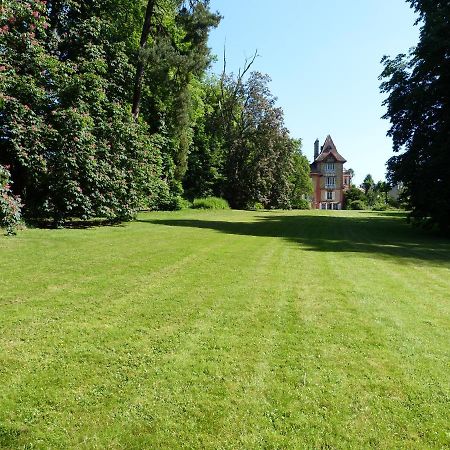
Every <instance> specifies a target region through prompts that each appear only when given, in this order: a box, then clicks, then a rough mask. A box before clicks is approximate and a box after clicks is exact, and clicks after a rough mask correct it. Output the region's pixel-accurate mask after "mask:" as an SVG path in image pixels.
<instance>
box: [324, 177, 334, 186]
mask: <svg viewBox="0 0 450 450" xmlns="http://www.w3.org/2000/svg"><path fill="white" fill-rule="evenodd" d="M325 181H326V187H331V188H334V187H335V186H336V177H327V179H326V180H325Z"/></svg>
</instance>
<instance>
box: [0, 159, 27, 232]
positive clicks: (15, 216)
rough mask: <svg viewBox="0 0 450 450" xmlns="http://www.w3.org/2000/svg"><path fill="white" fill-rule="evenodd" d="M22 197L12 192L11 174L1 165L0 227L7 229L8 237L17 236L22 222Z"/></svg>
mask: <svg viewBox="0 0 450 450" xmlns="http://www.w3.org/2000/svg"><path fill="white" fill-rule="evenodd" d="M21 208H22V205H21V203H20V197H18V196H15V195H14V194H13V193H12V191H11V174H10V172H9V170H8V169H7V168H6V167H3V166H1V165H0V226H1V227H4V228H6V234H7V235H13V234H16V230H17V227H18V226H19V224H20V222H21V219H22V217H21Z"/></svg>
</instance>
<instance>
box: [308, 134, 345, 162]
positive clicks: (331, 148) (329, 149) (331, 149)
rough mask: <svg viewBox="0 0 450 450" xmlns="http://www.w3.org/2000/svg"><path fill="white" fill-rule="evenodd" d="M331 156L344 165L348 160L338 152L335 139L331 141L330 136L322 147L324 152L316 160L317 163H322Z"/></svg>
mask: <svg viewBox="0 0 450 450" xmlns="http://www.w3.org/2000/svg"><path fill="white" fill-rule="evenodd" d="M329 156H333V157H334V159H335V160H336V161H338V162H342V163H345V162H347V161H346V159H345V158H344V157H342V156H341V155H340V154H339V152H338V151H337V148H336V146H335V145H334V142H333V139H331V136H330V135H328V136H327V138H326V139H325V142H324V144H323V145H322V151H321V152H320V154H319V156H318V157H317V158H316V159H315V162H321V161H323V160H324V159H326V158H328V157H329Z"/></svg>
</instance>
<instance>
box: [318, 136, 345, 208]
mask: <svg viewBox="0 0 450 450" xmlns="http://www.w3.org/2000/svg"><path fill="white" fill-rule="evenodd" d="M346 162H347V161H346V160H345V159H344V158H343V157H342V156H341V155H340V154H339V152H338V151H337V149H336V146H335V145H334V142H333V139H331V136H330V135H328V136H327V138H326V139H325V143H324V144H323V145H322V147H320V151H319V140H318V139H317V140H316V142H314V161H313V163H312V164H311V165H310V168H311V173H310V175H311V180H312V183H313V195H312V208H314V209H342V207H343V202H344V192H345V191H346V190H347V189H348V188H349V187H350V184H351V182H352V173H351V171H348V170H345V169H344V163H346Z"/></svg>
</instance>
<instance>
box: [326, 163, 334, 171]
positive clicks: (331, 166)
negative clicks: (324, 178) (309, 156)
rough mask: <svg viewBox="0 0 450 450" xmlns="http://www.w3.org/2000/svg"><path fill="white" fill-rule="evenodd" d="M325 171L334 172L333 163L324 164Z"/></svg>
mask: <svg viewBox="0 0 450 450" xmlns="http://www.w3.org/2000/svg"><path fill="white" fill-rule="evenodd" d="M325 170H326V171H327V172H334V170H335V165H334V162H333V163H326V164H325Z"/></svg>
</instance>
